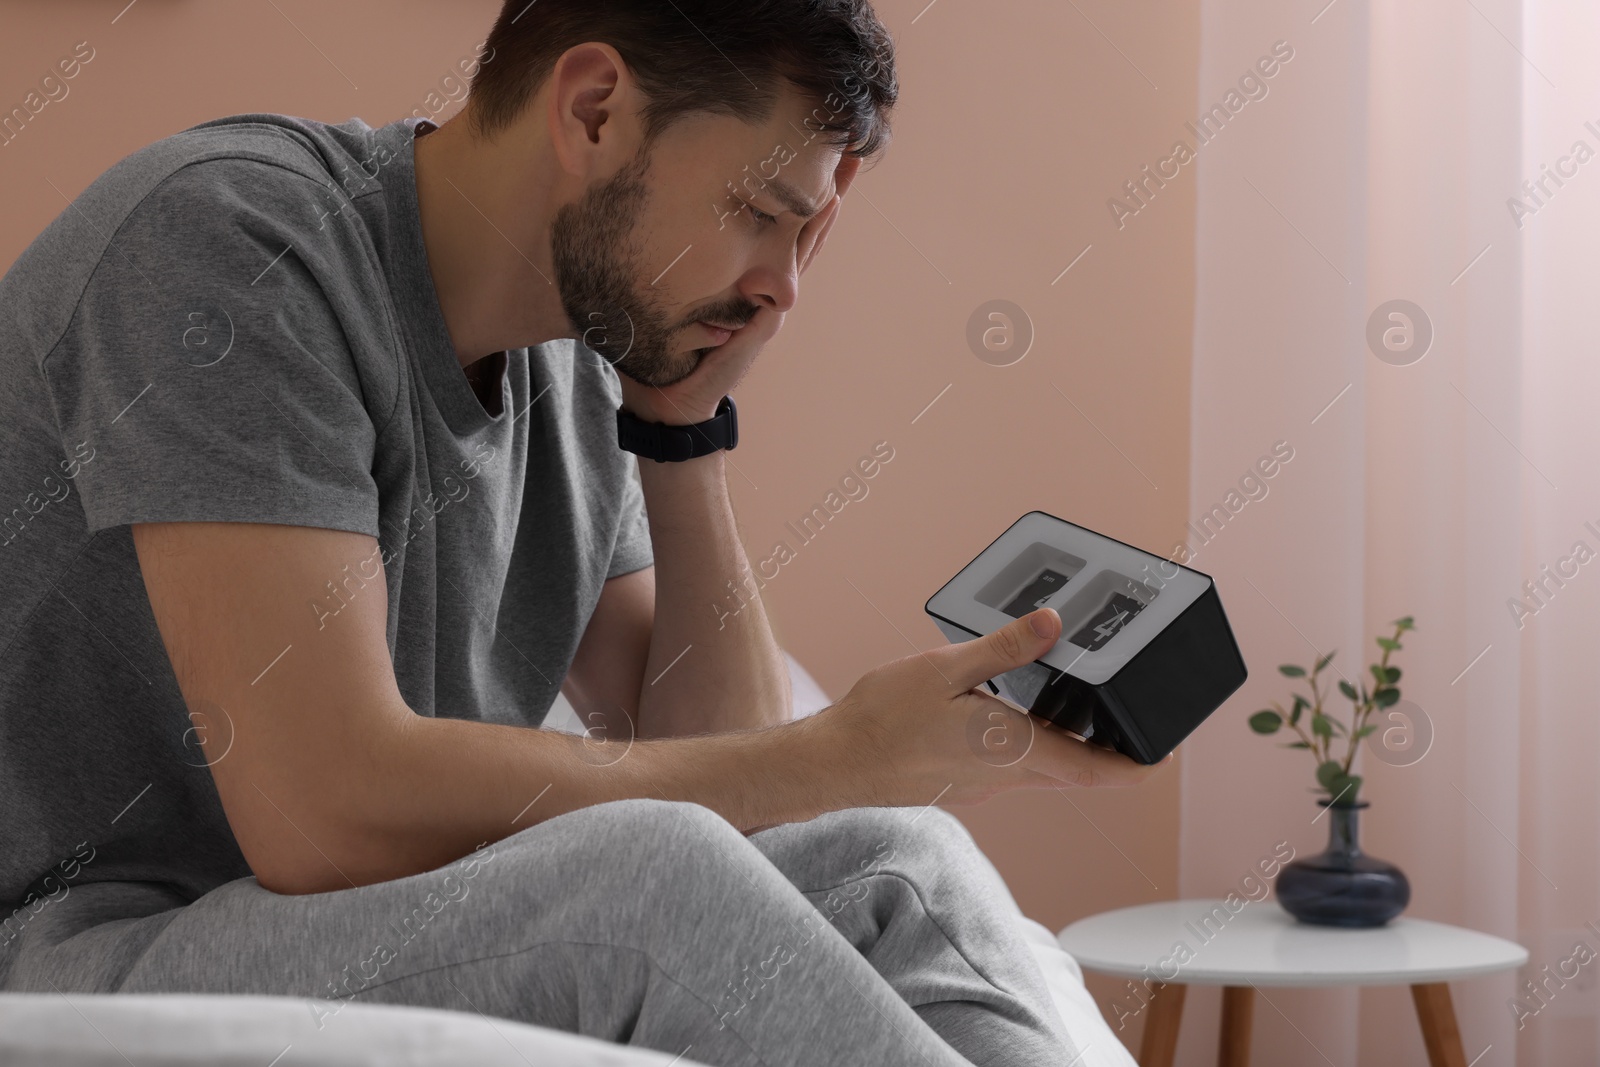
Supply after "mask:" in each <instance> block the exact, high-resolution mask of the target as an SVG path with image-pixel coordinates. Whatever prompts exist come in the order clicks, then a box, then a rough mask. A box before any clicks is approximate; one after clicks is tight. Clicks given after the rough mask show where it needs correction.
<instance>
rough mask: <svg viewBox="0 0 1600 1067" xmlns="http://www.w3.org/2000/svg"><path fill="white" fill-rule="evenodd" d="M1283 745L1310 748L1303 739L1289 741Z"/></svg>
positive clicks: (1285, 746)
mask: <svg viewBox="0 0 1600 1067" xmlns="http://www.w3.org/2000/svg"><path fill="white" fill-rule="evenodd" d="M1283 747H1284V748H1310V747H1311V746H1310V745H1308V744H1306V743H1305V742H1304V741H1291V742H1289V743H1288V744H1287V745H1284V746H1283Z"/></svg>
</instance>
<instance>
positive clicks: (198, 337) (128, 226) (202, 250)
mask: <svg viewBox="0 0 1600 1067" xmlns="http://www.w3.org/2000/svg"><path fill="white" fill-rule="evenodd" d="M315 192H316V187H315V185H314V184H313V183H312V182H311V180H310V179H309V178H306V177H304V176H302V175H299V174H295V173H293V172H290V171H287V170H284V169H283V168H280V167H275V166H273V165H271V164H266V163H259V162H255V161H250V160H241V159H226V160H213V161H207V162H204V163H197V164H193V165H190V166H188V167H185V168H183V169H182V170H179V171H177V172H176V173H174V174H173V175H171V176H169V177H168V178H167V179H166V180H165V181H163V182H162V183H161V184H160V185H159V186H157V187H156V188H155V189H154V190H152V192H151V193H150V194H149V195H148V196H147V197H145V198H144V199H143V200H142V201H141V202H140V204H139V205H138V206H137V207H136V208H135V209H134V210H133V212H132V213H130V214H129V215H128V217H127V218H126V219H125V220H124V221H123V223H122V224H121V225H120V226H119V227H118V228H117V230H116V232H115V233H113V234H111V236H110V246H109V247H108V248H107V249H106V252H105V254H104V256H103V257H102V259H101V261H100V263H99V266H98V267H96V269H95V271H94V273H93V274H92V275H91V277H90V279H89V282H88V284H87V286H86V288H85V290H84V292H83V294H82V296H81V299H80V300H79V303H78V305H77V309H76V311H75V313H74V316H73V319H72V322H71V324H70V325H69V327H68V329H67V331H66V332H65V333H64V334H63V335H62V337H61V339H60V341H59V342H58V343H57V344H56V345H55V347H54V348H53V349H52V350H51V351H50V353H49V354H48V356H47V357H46V359H45V361H44V372H45V379H46V382H47V384H48V387H49V393H50V401H51V404H52V405H53V407H54V415H55V418H56V421H57V424H58V426H59V428H60V430H61V433H62V439H63V443H64V445H65V447H66V449H67V451H69V452H71V451H72V450H73V449H74V448H75V447H76V448H78V449H79V454H80V455H82V454H86V453H85V452H84V451H83V450H85V449H92V450H93V452H92V455H93V457H94V458H93V460H92V462H86V463H84V464H83V466H82V469H81V473H80V474H79V476H78V478H77V485H78V488H79V490H80V492H81V494H82V496H81V499H82V504H83V508H84V513H85V517H86V520H87V527H88V530H89V532H90V533H93V532H96V531H98V530H101V529H105V528H107V527H111V526H116V525H119V524H123V523H136V522H163V521H189V522H201V521H223V522H265V523H284V524H290V525H302V526H322V527H329V528H333V529H341V530H350V531H355V532H361V533H368V534H371V535H372V536H374V537H376V536H378V532H379V528H378V490H377V485H376V483H375V482H374V480H373V477H372V473H371V472H372V466H373V464H372V461H373V452H374V447H375V443H376V440H377V429H378V428H379V427H380V426H381V422H382V419H383V416H384V413H379V415H378V416H377V418H376V419H375V418H374V415H373V414H372V413H370V412H369V411H368V410H367V406H366V403H365V402H364V399H363V389H362V382H361V377H360V374H359V373H358V370H357V367H356V364H355V359H354V356H353V355H352V353H351V351H350V346H349V344H348V342H347V340H346V338H345V334H344V331H343V329H342V327H341V325H340V318H339V316H338V315H337V314H336V312H335V309H334V305H333V303H332V302H331V301H330V299H329V296H328V293H329V292H330V291H332V290H334V289H336V288H337V287H338V286H339V284H340V271H341V270H348V269H349V266H348V264H349V263H350V261H351V257H350V256H349V254H348V252H346V253H345V254H343V255H341V254H339V251H338V249H336V248H334V247H333V244H334V243H336V242H339V241H349V240H350V236H349V235H350V234H351V233H352V232H353V229H346V230H344V231H343V232H342V235H339V234H340V231H337V230H336V229H335V226H334V225H325V226H324V227H323V228H322V229H321V230H319V229H318V228H317V226H316V222H317V214H316V212H315V210H313V208H314V204H315V199H314V196H315ZM308 194H309V195H308ZM347 210H348V209H347ZM342 224H343V225H344V226H346V227H349V226H350V224H349V223H348V222H343V223H342ZM80 442H82V444H80Z"/></svg>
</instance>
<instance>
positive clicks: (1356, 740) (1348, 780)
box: [1250, 615, 1416, 807]
mask: <svg viewBox="0 0 1600 1067" xmlns="http://www.w3.org/2000/svg"><path fill="white" fill-rule="evenodd" d="M1414 629H1416V627H1415V626H1414V625H1412V621H1411V616H1410V615H1407V616H1406V617H1405V618H1403V619H1396V620H1395V621H1394V636H1393V637H1379V638H1377V643H1378V647H1379V648H1380V649H1382V650H1383V655H1382V656H1381V657H1379V659H1378V662H1376V663H1373V664H1371V665H1370V667H1369V669H1370V671H1371V672H1372V687H1371V688H1370V689H1369V688H1368V687H1367V683H1366V680H1365V679H1362V681H1361V683H1360V684H1359V685H1352V684H1351V683H1350V681H1349V680H1348V679H1345V678H1341V679H1339V692H1340V693H1342V694H1344V697H1345V699H1347V700H1349V701H1350V703H1351V705H1352V709H1353V711H1352V715H1351V719H1350V725H1349V726H1348V727H1347V726H1346V725H1345V724H1344V722H1343V721H1342V720H1341V719H1339V718H1338V717H1337V716H1335V715H1332V714H1330V713H1329V712H1328V711H1326V710H1324V708H1323V702H1324V701H1325V700H1326V699H1327V698H1328V697H1330V696H1332V695H1333V690H1332V688H1331V687H1329V688H1328V689H1326V690H1324V689H1323V688H1322V687H1321V686H1319V685H1318V679H1319V677H1320V675H1321V674H1322V672H1323V670H1325V669H1326V668H1327V666H1328V664H1330V663H1332V662H1333V657H1334V653H1332V652H1329V653H1328V654H1327V655H1325V656H1321V657H1319V658H1318V659H1317V661H1316V662H1315V663H1314V664H1312V666H1311V670H1310V671H1307V670H1306V669H1305V668H1304V667H1300V666H1297V665H1295V664H1293V663H1285V664H1283V665H1282V666H1280V667H1279V668H1278V673H1279V674H1282V675H1283V676H1284V677H1285V678H1304V679H1305V680H1306V684H1307V685H1308V686H1310V688H1311V696H1310V697H1309V698H1308V697H1306V696H1304V695H1303V694H1301V693H1291V694H1290V695H1291V696H1292V697H1293V698H1294V700H1293V703H1292V704H1291V705H1290V707H1289V710H1287V711H1285V710H1284V709H1283V706H1282V705H1281V704H1279V703H1278V702H1277V701H1273V703H1272V707H1270V708H1264V709H1262V710H1261V711H1258V712H1256V713H1255V714H1254V715H1252V716H1250V729H1252V730H1254V731H1255V732H1256V733H1258V734H1275V733H1277V732H1278V731H1279V730H1281V729H1283V728H1284V727H1288V728H1289V729H1291V730H1293V731H1294V732H1295V733H1296V734H1297V735H1298V736H1299V738H1300V740H1298V741H1291V742H1289V743H1288V744H1287V745H1285V747H1286V748H1303V749H1307V750H1309V751H1310V752H1311V755H1312V758H1313V759H1315V760H1316V761H1317V785H1318V786H1319V787H1321V789H1322V790H1323V791H1325V792H1326V793H1327V794H1328V800H1327V803H1329V804H1337V805H1339V806H1340V807H1347V806H1353V805H1354V804H1355V803H1356V799H1357V796H1358V795H1359V794H1360V792H1361V776H1360V775H1359V774H1351V773H1350V765H1351V764H1352V763H1354V762H1355V758H1356V746H1357V745H1359V744H1360V743H1361V739H1362V738H1364V737H1366V736H1367V735H1368V734H1370V733H1372V732H1373V731H1374V730H1376V729H1377V728H1378V726H1377V724H1376V723H1373V722H1371V721H1370V720H1371V718H1372V715H1373V713H1374V712H1376V711H1377V710H1378V709H1380V708H1387V707H1392V706H1393V705H1394V704H1395V703H1396V702H1397V701H1399V699H1400V687H1399V686H1397V685H1396V684H1395V683H1396V682H1398V681H1399V680H1400V668H1399V667H1391V666H1390V665H1389V656H1390V655H1391V654H1392V653H1395V652H1399V651H1400V635H1401V634H1403V633H1405V632H1406V631H1407V630H1414ZM1336 740H1343V741H1345V752H1344V758H1343V759H1339V758H1336V757H1335V756H1334V753H1333V748H1334V743H1335V741H1336Z"/></svg>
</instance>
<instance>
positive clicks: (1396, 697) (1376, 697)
mask: <svg viewBox="0 0 1600 1067" xmlns="http://www.w3.org/2000/svg"><path fill="white" fill-rule="evenodd" d="M1372 699H1373V702H1374V703H1376V704H1377V705H1378V707H1380V708H1387V707H1392V706H1393V705H1395V704H1397V703H1399V701H1400V690H1398V689H1396V688H1395V687H1394V686H1392V685H1391V686H1388V687H1387V688H1384V689H1379V690H1377V691H1376V692H1374V693H1373V694H1372Z"/></svg>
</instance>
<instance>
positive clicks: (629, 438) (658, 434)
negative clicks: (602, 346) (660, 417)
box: [617, 396, 739, 463]
mask: <svg viewBox="0 0 1600 1067" xmlns="http://www.w3.org/2000/svg"><path fill="white" fill-rule="evenodd" d="M738 443H739V414H738V408H737V407H735V406H734V403H733V397H731V396H724V397H723V398H722V402H721V403H720V404H718V405H717V413H716V414H715V415H713V416H712V417H711V418H709V419H707V420H706V421H704V422H697V423H693V424H691V425H688V426H669V425H667V424H666V423H663V422H646V421H645V420H643V419H641V418H639V417H638V416H637V415H634V414H633V413H632V412H630V411H628V410H626V409H624V408H618V409H617V447H619V448H621V449H623V450H624V451H627V452H632V453H633V454H635V455H637V456H643V457H644V458H646V459H653V460H655V461H656V462H657V463H681V462H682V461H684V460H689V459H697V458H699V457H700V456H709V455H710V454H711V453H713V452H721V451H724V450H727V449H732V448H734V447H735V446H736V445H738Z"/></svg>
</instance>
